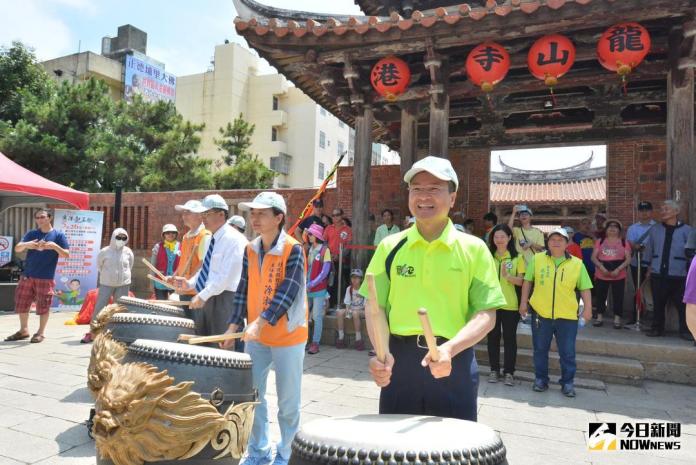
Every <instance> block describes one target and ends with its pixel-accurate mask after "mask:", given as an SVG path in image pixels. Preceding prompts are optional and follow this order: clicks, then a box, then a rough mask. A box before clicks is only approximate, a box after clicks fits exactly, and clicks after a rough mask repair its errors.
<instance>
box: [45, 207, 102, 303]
mask: <svg viewBox="0 0 696 465" xmlns="http://www.w3.org/2000/svg"><path fill="white" fill-rule="evenodd" d="M54 218H55V222H54V224H53V227H54V228H56V229H60V230H61V231H63V232H64V233H65V237H66V238H67V239H68V245H69V246H70V256H69V257H68V258H59V259H58V267H57V268H56V276H55V280H56V296H55V297H54V298H53V304H52V305H51V309H53V310H70V311H78V310H80V307H81V306H82V302H84V300H85V295H86V294H87V292H88V291H89V290H90V289H96V287H97V254H99V250H100V249H101V237H102V226H103V222H104V213H103V212H100V211H91V210H56V212H55V216H54Z"/></svg>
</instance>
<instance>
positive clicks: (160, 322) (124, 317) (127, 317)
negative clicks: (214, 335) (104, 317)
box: [107, 313, 196, 329]
mask: <svg viewBox="0 0 696 465" xmlns="http://www.w3.org/2000/svg"><path fill="white" fill-rule="evenodd" d="M113 324H142V325H156V326H176V327H179V328H186V329H195V327H196V325H195V324H194V322H193V320H190V319H188V318H179V317H176V316H166V315H150V314H146V313H116V314H114V315H113V316H112V317H111V320H109V323H108V324H107V327H108V325H113Z"/></svg>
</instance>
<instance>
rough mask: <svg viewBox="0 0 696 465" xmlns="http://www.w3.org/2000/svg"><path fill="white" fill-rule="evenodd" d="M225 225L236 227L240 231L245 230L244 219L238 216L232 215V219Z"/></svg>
mask: <svg viewBox="0 0 696 465" xmlns="http://www.w3.org/2000/svg"><path fill="white" fill-rule="evenodd" d="M227 224H229V225H232V226H237V227H238V228H240V229H246V221H245V220H244V217H242V216H239V215H234V216H233V217H232V218H230V219H229V220H227Z"/></svg>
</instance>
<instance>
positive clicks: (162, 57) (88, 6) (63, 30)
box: [0, 0, 606, 170]
mask: <svg viewBox="0 0 696 465" xmlns="http://www.w3.org/2000/svg"><path fill="white" fill-rule="evenodd" d="M258 1H260V2H261V3H264V4H266V5H271V6H276V7H281V8H292V9H295V10H304V11H313V12H318V13H334V14H354V15H360V14H362V13H361V12H360V10H359V8H358V7H357V6H356V5H355V4H354V2H353V0H331V1H328V0H258ZM0 11H1V12H2V14H0V46H8V45H10V43H11V42H12V41H13V40H20V41H22V42H23V43H25V44H26V45H29V46H30V47H32V48H34V50H35V53H36V55H37V57H38V59H39V60H48V59H51V58H57V57H60V56H64V55H69V54H72V53H76V52H77V51H78V49H79V50H81V51H86V50H89V51H92V52H95V53H100V52H101V39H102V37H104V36H111V37H113V36H115V35H116V32H117V28H118V26H121V25H124V24H132V25H133V26H135V27H137V28H139V29H142V30H144V31H145V32H147V35H148V37H147V39H148V43H147V54H148V55H149V56H151V57H152V58H154V59H156V60H158V61H161V62H163V63H164V64H165V67H166V70H167V71H169V72H171V73H173V74H175V75H177V76H185V75H187V74H196V73H202V72H205V71H206V70H207V69H208V67H209V66H210V61H211V59H212V57H213V53H214V48H215V45H217V44H221V43H223V42H224V41H225V39H228V40H230V41H232V42H238V43H240V44H242V45H243V46H245V47H246V41H245V40H244V39H243V38H242V37H240V36H238V35H237V33H236V32H235V29H234V23H233V21H234V18H235V17H236V15H237V13H236V11H235V8H234V5H233V3H232V0H202V1H198V2H191V1H182V0H177V1H164V0H138V1H134V0H0ZM260 72H261V73H263V74H266V73H272V72H274V69H273V68H272V67H271V66H270V65H268V64H267V63H266V64H265V67H263V68H261V69H260ZM592 149H593V148H592V147H582V148H560V149H550V150H543V149H541V150H540V149H535V150H531V151H529V150H518V151H515V152H514V153H511V152H508V153H505V152H493V156H492V157H491V168H492V169H494V170H496V169H500V165H499V163H498V156H497V154H498V153H502V154H503V160H504V161H505V162H506V163H508V164H510V165H511V166H516V167H522V168H525V167H527V168H529V167H534V168H535V169H539V167H540V166H543V167H548V168H549V169H553V168H559V167H562V166H570V165H573V164H575V163H579V162H581V161H583V160H585V159H586V157H587V156H588V155H589V151H590V150H592ZM594 150H595V154H596V155H595V160H596V161H595V164H594V165H593V166H596V164H597V163H601V164H605V163H606V155H605V151H604V147H596V148H594ZM559 151H560V152H561V153H562V156H558V154H559Z"/></svg>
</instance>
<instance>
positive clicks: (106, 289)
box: [92, 284, 130, 321]
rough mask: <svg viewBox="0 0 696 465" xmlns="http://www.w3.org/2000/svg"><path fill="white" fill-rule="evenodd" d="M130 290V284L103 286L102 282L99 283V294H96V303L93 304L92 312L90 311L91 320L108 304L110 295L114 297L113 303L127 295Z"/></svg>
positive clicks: (94, 319)
mask: <svg viewBox="0 0 696 465" xmlns="http://www.w3.org/2000/svg"><path fill="white" fill-rule="evenodd" d="M129 290H130V284H126V285H125V286H116V287H113V286H105V285H103V284H100V285H99V295H98V296H97V303H96V304H95V305H94V313H92V321H96V319H97V315H99V312H101V310H102V308H104V307H106V306H107V305H109V299H110V298H111V296H113V297H114V303H115V302H116V301H117V300H118V299H119V298H120V297H125V296H127V295H128V291H129Z"/></svg>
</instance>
